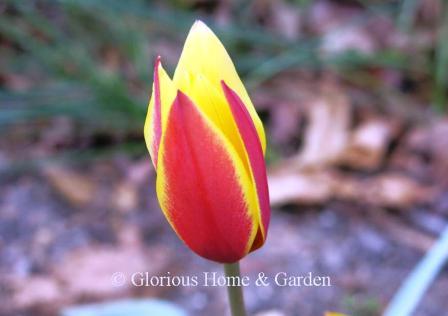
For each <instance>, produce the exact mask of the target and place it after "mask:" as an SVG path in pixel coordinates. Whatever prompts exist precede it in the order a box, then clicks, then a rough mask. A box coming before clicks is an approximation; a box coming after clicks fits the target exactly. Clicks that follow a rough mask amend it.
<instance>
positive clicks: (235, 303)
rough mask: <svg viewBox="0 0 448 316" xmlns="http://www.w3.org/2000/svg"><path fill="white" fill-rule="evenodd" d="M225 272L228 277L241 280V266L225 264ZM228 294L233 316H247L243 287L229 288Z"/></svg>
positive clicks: (236, 263) (237, 263)
mask: <svg viewBox="0 0 448 316" xmlns="http://www.w3.org/2000/svg"><path fill="white" fill-rule="evenodd" d="M224 272H225V274H226V277H238V278H240V264H239V262H235V263H225V264H224ZM227 293H228V295H229V302H230V310H231V311H232V316H246V310H245V308H244V298H243V289H242V288H241V286H227Z"/></svg>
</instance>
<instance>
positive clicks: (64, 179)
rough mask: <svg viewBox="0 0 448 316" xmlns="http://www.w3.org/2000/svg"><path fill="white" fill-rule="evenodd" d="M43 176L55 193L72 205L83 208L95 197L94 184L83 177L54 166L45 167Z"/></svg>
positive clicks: (95, 188) (95, 189)
mask: <svg viewBox="0 0 448 316" xmlns="http://www.w3.org/2000/svg"><path fill="white" fill-rule="evenodd" d="M44 174H45V175H46V176H47V178H48V181H49V182H50V183H51V185H52V186H53V187H54V188H55V189H56V191H57V192H58V193H59V194H61V195H62V196H63V197H64V198H66V199H67V200H68V201H69V202H70V203H73V204H74V205H77V206H85V205H87V204H89V203H91V202H92V201H93V200H94V198H95V196H96V191H97V187H96V185H95V183H94V182H93V181H92V180H91V179H90V178H89V177H87V176H85V175H81V174H80V173H77V172H75V171H72V170H68V169H66V168H63V167H60V166H55V165H52V166H46V167H45V168H44Z"/></svg>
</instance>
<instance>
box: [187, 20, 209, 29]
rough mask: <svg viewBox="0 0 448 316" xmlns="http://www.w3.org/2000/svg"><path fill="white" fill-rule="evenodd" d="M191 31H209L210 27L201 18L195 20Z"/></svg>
mask: <svg viewBox="0 0 448 316" xmlns="http://www.w3.org/2000/svg"><path fill="white" fill-rule="evenodd" d="M191 31H195V32H211V30H210V28H209V27H208V26H207V24H205V23H204V22H203V21H202V20H196V21H194V23H193V26H192V27H191Z"/></svg>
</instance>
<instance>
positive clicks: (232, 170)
mask: <svg viewBox="0 0 448 316" xmlns="http://www.w3.org/2000/svg"><path fill="white" fill-rule="evenodd" d="M162 142H163V143H162V145H161V149H160V150H161V152H160V157H159V159H160V161H159V167H158V175H157V176H158V179H157V181H158V183H157V193H158V195H159V201H160V203H161V206H162V209H163V211H164V213H165V215H166V216H167V218H168V220H169V221H170V223H171V225H172V226H173V228H174V229H175V230H176V232H177V234H178V235H179V236H180V237H181V239H182V240H183V241H184V242H185V243H186V244H187V245H188V246H189V247H190V248H191V249H192V250H193V251H195V252H196V253H197V254H199V255H200V256H202V257H205V258H207V259H210V260H214V261H218V262H235V261H237V260H239V259H241V258H242V257H243V256H245V255H246V253H247V250H248V249H247V243H248V240H249V239H250V236H251V232H252V228H253V222H252V220H251V218H250V216H249V215H248V214H249V211H248V209H247V203H246V201H245V196H244V192H243V189H242V186H241V184H240V182H239V178H238V170H237V169H236V167H235V163H234V160H233V158H232V155H231V153H230V152H229V148H228V144H227V143H225V142H224V138H223V136H222V135H220V134H218V133H217V131H216V130H215V129H214V127H213V128H212V126H211V125H210V123H209V122H208V121H207V120H206V119H205V118H204V117H203V116H202V114H201V113H200V112H199V110H198V109H197V107H196V106H195V104H194V103H193V102H192V101H191V100H190V99H189V98H188V97H187V96H186V95H184V94H183V93H182V92H179V93H178V95H177V97H176V100H175V101H174V104H173V106H172V108H171V111H170V114H169V117H168V121H167V126H166V129H165V130H164V136H163V139H162ZM235 155H236V154H235Z"/></svg>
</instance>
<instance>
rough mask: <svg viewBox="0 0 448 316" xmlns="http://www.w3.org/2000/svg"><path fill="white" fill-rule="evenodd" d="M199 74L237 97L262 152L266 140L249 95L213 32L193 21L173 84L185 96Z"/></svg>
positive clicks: (218, 89) (200, 23)
mask: <svg viewBox="0 0 448 316" xmlns="http://www.w3.org/2000/svg"><path fill="white" fill-rule="evenodd" d="M198 75H202V76H204V77H205V78H207V80H208V81H209V82H210V83H211V85H212V86H214V87H215V89H216V90H217V91H219V93H221V94H222V90H221V80H224V81H225V82H226V83H227V85H228V86H229V87H230V88H232V89H233V90H234V91H235V92H236V93H237V94H238V95H239V96H240V98H241V100H242V101H243V102H244V104H245V106H246V107H247V109H248V111H249V114H250V116H251V117H252V120H253V121H254V124H255V127H256V129H257V133H258V136H259V137H260V142H261V144H262V148H263V152H264V151H265V147H266V139H265V134H264V129H263V125H262V123H261V120H260V118H259V117H258V115H257V112H256V111H255V108H254V106H253V104H252V102H251V100H250V98H249V95H248V94H247V91H246V89H245V88H244V85H243V83H242V82H241V79H240V77H239V76H238V74H237V72H236V69H235V66H234V65H233V62H232V60H231V59H230V56H229V55H228V53H227V51H226V49H225V48H224V46H223V45H222V43H221V42H220V41H219V39H218V38H217V37H216V35H215V34H214V33H213V32H212V30H210V29H209V28H208V27H207V26H206V25H205V24H204V23H203V22H201V21H196V22H195V23H194V25H193V26H192V28H191V30H190V32H189V34H188V37H187V39H186V41H185V44H184V48H183V50H182V54H181V57H180V59H179V63H178V65H177V68H176V71H175V73H174V77H173V81H174V83H175V84H176V86H177V87H178V88H179V89H180V90H181V91H183V92H184V93H186V94H187V95H188V94H189V90H188V89H189V87H190V84H191V81H193V78H194V77H196V76H198Z"/></svg>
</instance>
